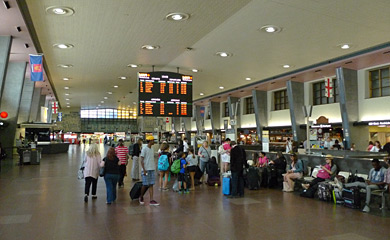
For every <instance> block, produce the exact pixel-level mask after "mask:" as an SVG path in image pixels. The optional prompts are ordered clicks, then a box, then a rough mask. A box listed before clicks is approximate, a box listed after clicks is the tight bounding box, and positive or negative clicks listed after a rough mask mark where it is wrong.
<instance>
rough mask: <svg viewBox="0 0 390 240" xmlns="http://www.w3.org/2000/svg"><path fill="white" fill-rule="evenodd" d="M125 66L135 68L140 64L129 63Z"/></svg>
mask: <svg viewBox="0 0 390 240" xmlns="http://www.w3.org/2000/svg"><path fill="white" fill-rule="evenodd" d="M127 66H128V67H131V68H137V67H141V66H142V65H139V64H129V65H127Z"/></svg>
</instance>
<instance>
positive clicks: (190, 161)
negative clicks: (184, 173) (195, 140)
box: [186, 146, 198, 191]
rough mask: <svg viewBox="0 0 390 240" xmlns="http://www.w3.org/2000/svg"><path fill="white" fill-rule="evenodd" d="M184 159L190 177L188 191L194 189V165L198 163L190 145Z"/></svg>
mask: <svg viewBox="0 0 390 240" xmlns="http://www.w3.org/2000/svg"><path fill="white" fill-rule="evenodd" d="M186 161H187V169H188V171H189V172H190V177H191V188H190V191H194V190H195V172H196V166H197V165H198V158H197V156H196V155H195V154H194V148H193V147H192V146H191V147H189V148H188V155H187V158H186Z"/></svg>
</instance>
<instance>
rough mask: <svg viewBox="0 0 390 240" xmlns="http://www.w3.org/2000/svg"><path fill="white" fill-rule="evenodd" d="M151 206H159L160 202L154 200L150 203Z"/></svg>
mask: <svg viewBox="0 0 390 240" xmlns="http://www.w3.org/2000/svg"><path fill="white" fill-rule="evenodd" d="M149 205H150V206H159V205H160V203H158V202H156V201H154V200H152V201H150V203H149Z"/></svg>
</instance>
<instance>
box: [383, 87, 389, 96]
mask: <svg viewBox="0 0 390 240" xmlns="http://www.w3.org/2000/svg"><path fill="white" fill-rule="evenodd" d="M382 96H390V87H385V88H382Z"/></svg>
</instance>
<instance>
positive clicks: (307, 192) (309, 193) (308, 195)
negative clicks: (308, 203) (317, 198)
mask: <svg viewBox="0 0 390 240" xmlns="http://www.w3.org/2000/svg"><path fill="white" fill-rule="evenodd" d="M316 190H317V189H316V188H314V187H311V188H309V189H307V190H306V189H304V190H303V191H302V192H301V194H300V196H301V197H305V198H314V195H315V193H316Z"/></svg>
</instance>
